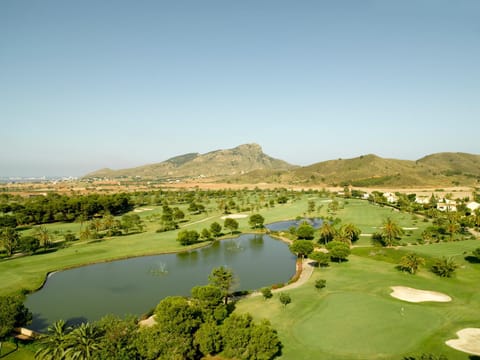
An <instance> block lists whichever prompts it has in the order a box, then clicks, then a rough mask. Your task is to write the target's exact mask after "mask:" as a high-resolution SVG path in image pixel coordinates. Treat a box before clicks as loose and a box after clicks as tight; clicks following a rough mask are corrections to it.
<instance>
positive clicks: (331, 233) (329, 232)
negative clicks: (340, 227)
mask: <svg viewBox="0 0 480 360" xmlns="http://www.w3.org/2000/svg"><path fill="white" fill-rule="evenodd" d="M319 233H320V241H321V242H323V243H324V244H325V245H326V244H327V243H329V242H330V241H332V240H333V239H334V238H335V235H336V234H337V230H336V229H335V228H334V227H333V225H332V224H331V223H330V222H328V221H324V222H323V224H322V226H321V227H320V229H319Z"/></svg>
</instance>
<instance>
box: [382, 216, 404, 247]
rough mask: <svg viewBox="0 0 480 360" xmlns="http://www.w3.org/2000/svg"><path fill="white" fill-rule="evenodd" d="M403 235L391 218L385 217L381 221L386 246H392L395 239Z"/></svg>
mask: <svg viewBox="0 0 480 360" xmlns="http://www.w3.org/2000/svg"><path fill="white" fill-rule="evenodd" d="M401 235H403V229H402V228H401V227H400V226H399V225H398V224H397V223H396V222H395V221H393V220H392V219H391V218H387V219H386V220H385V221H384V222H383V228H382V237H383V238H384V239H385V244H386V245H387V246H392V245H393V244H394V242H395V239H396V238H398V237H400V236H401Z"/></svg>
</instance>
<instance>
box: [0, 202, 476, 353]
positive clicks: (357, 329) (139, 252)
mask: <svg viewBox="0 0 480 360" xmlns="http://www.w3.org/2000/svg"><path fill="white" fill-rule="evenodd" d="M272 196H273V195H272ZM235 200H236V201H237V202H239V201H240V200H239V199H235ZM267 200H268V195H267ZM332 201H334V202H336V203H337V205H338V206H335V208H334V209H332V207H331V206H329V204H331V203H332ZM312 202H314V203H315V205H316V206H315V210H314V211H313V213H309V214H308V215H309V216H312V217H318V218H324V219H336V220H335V221H334V223H337V226H340V225H341V224H347V223H352V224H355V225H356V226H357V227H358V228H359V229H360V230H361V234H360V236H359V239H358V241H356V242H355V243H354V244H353V246H352V247H351V255H350V256H349V257H348V259H347V260H346V261H341V262H330V263H329V265H328V266H322V267H318V266H315V262H314V261H313V260H312V261H311V262H310V265H309V266H314V270H313V273H312V275H311V276H310V277H309V278H308V280H306V282H305V283H303V284H302V285H301V286H298V287H295V288H292V289H289V288H286V289H285V290H282V289H279V290H276V291H275V292H274V294H273V297H272V298H270V299H266V298H264V297H262V296H246V297H244V298H241V299H239V300H238V301H237V302H236V304H235V313H238V314H242V313H247V312H248V313H250V314H252V316H253V317H254V319H255V320H257V321H259V320H261V319H267V320H269V321H270V323H271V324H272V326H273V327H274V328H275V329H276V330H277V332H278V335H279V338H280V340H281V342H282V351H281V354H280V357H279V358H281V359H320V358H326V359H339V360H341V359H345V360H346V359H402V358H404V357H407V356H419V355H420V354H425V353H428V354H435V355H444V356H446V357H447V358H448V359H459V360H460V359H474V358H475V357H469V356H474V355H472V353H470V354H469V353H466V352H463V351H459V350H456V349H454V348H452V347H450V346H448V345H446V341H448V340H452V339H457V335H456V333H457V332H458V331H460V330H462V329H466V328H478V327H480V312H479V311H478V309H480V293H479V292H478V280H479V279H480V265H479V264H476V263H471V262H468V261H466V260H465V257H466V256H468V254H470V253H471V252H472V251H474V250H475V249H477V248H479V247H480V242H479V240H478V238H477V239H475V237H474V236H472V235H470V234H458V235H455V237H453V241H447V240H448V238H447V240H445V241H439V242H436V243H424V242H423V241H422V233H423V232H424V231H425V229H427V228H428V227H429V226H430V225H431V220H430V219H427V218H426V217H424V216H422V215H419V214H412V213H406V212H402V211H399V210H398V209H395V208H393V207H389V206H383V205H378V204H374V203H371V202H368V201H365V200H359V199H344V198H333V197H325V196H324V195H319V194H318V193H315V192H312V193H298V194H294V195H290V198H289V200H288V201H287V202H285V203H282V204H275V206H270V207H261V208H259V209H255V213H257V214H261V215H262V216H263V217H264V218H265V223H266V224H268V223H272V222H276V221H281V220H290V219H295V218H301V217H304V216H305V215H306V214H307V212H308V210H307V208H308V207H309V204H311V203H312ZM178 206H179V208H180V209H182V210H184V211H185V212H187V206H186V205H185V204H183V203H179V204H178ZM133 213H135V214H138V216H139V217H140V219H141V220H142V221H143V224H144V228H143V230H142V231H138V232H132V233H131V234H129V235H123V236H111V237H104V238H102V239H99V240H88V241H81V240H77V241H75V242H72V243H68V244H63V243H61V238H62V235H63V234H64V233H65V232H72V233H74V234H77V233H79V232H80V230H81V227H82V226H85V225H84V224H80V223H78V222H73V223H53V224H47V225H45V227H46V228H47V229H48V231H49V232H51V233H52V234H54V235H53V243H55V241H57V242H58V243H61V244H62V245H61V246H59V247H58V248H57V249H55V251H47V252H44V253H38V254H35V255H33V256H19V257H13V258H10V259H4V260H3V261H0V274H1V277H2V284H1V287H0V294H1V295H9V294H12V293H15V292H19V291H24V292H25V291H26V292H31V291H34V290H36V289H39V288H40V287H41V286H42V284H43V283H44V281H45V279H46V276H47V274H48V273H51V272H54V271H59V270H64V269H68V268H74V267H79V266H84V265H88V264H93V263H98V262H106V261H112V260H116V259H122V258H130V257H136V256H143V255H152V254H162V253H173V252H179V251H185V250H188V249H194V248H198V247H202V246H206V245H208V244H209V243H210V242H209V241H204V242H199V243H197V244H194V245H190V246H183V245H181V244H180V243H179V242H178V241H177V235H178V233H179V232H180V231H182V230H185V229H188V230H195V231H198V232H200V231H201V230H202V229H203V228H205V227H208V226H209V225H210V224H211V223H212V222H219V223H223V221H224V220H225V214H224V212H223V211H220V210H219V209H218V208H217V206H216V204H212V205H211V206H210V207H207V212H205V213H201V214H189V215H188V216H186V218H185V220H183V221H182V222H181V223H180V226H179V229H177V230H173V231H165V232H157V231H156V229H157V228H158V218H159V216H160V214H161V213H162V207H160V206H148V207H142V208H139V207H137V208H136V209H135V210H133V211H132V214H133ZM252 213H254V212H253V211H245V212H241V214H237V215H236V214H233V215H235V216H233V217H234V218H236V219H237V221H238V224H239V226H238V230H237V231H236V232H235V234H233V235H232V234H231V233H229V232H227V231H224V232H223V234H222V235H221V236H220V237H219V239H220V240H221V239H227V238H231V237H235V236H238V234H240V233H249V232H252V231H253V230H252V229H251V227H250V225H249V222H248V217H249V216H250V215H251V214H252ZM240 215H241V216H240ZM386 218H390V219H392V220H393V221H394V222H395V223H397V224H398V225H399V226H400V227H402V228H403V229H404V232H403V234H402V235H401V236H400V237H399V239H398V244H397V245H396V246H388V247H379V246H373V245H372V242H371V237H372V234H373V233H375V232H378V231H379V229H381V228H382V223H383V221H384V220H385V219H386ZM329 221H332V220H329ZM32 231H33V229H26V230H24V232H25V233H26V234H29V233H31V232H32ZM256 231H257V232H262V231H259V230H256ZM232 233H233V231H232ZM271 235H272V236H274V237H277V238H281V239H284V240H286V241H291V240H295V239H294V238H293V237H292V234H291V233H290V232H289V231H284V232H274V233H271ZM313 243H315V244H316V246H317V247H318V249H319V250H321V248H322V247H323V245H322V244H321V243H319V241H318V231H317V232H315V237H314V239H313ZM410 253H415V254H417V255H420V256H421V257H422V258H423V259H424V264H423V265H422V266H420V267H419V269H418V271H417V272H416V274H411V273H408V272H404V271H403V272H402V271H399V270H398V269H397V265H398V263H399V261H400V259H401V258H402V257H404V256H405V255H408V254H410ZM443 256H445V257H448V258H450V259H452V260H453V261H455V263H456V264H457V265H458V268H457V269H456V271H455V273H454V274H453V275H452V276H451V277H440V276H437V275H435V274H434V273H432V272H431V271H430V267H431V265H432V264H433V263H434V261H435V259H438V258H440V257H443ZM317 280H325V283H326V286H325V287H324V288H321V289H318V288H316V286H315V284H316V282H317ZM272 285H273V284H272ZM394 287H408V288H411V289H417V290H425V291H431V292H437V293H440V294H444V295H445V296H447V297H449V298H450V299H451V301H443V302H439V301H420V302H411V301H408V300H401V299H398V298H395V297H393V296H392V293H393V289H392V288H394ZM242 290H256V289H242ZM282 293H286V294H288V295H289V296H290V298H291V302H290V303H288V305H286V304H282V303H281V302H280V301H278V299H279V297H280V294H282ZM159 300H160V299H159ZM148 310H149V309H145V312H147V311H148ZM474 345H475V344H474ZM476 346H477V347H478V343H477V344H476ZM12 347H13V344H11V343H5V344H4V347H3V350H2V354H6V353H7V352H8V349H9V348H10V349H12ZM34 350H35V344H25V345H22V346H21V347H20V348H19V349H18V350H17V351H12V352H11V353H10V354H9V355H7V356H6V357H4V358H5V359H29V358H32V356H33V352H32V351H34Z"/></svg>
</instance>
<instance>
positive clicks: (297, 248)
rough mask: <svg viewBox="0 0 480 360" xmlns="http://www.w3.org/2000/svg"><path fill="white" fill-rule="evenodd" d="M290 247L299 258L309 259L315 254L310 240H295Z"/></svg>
mask: <svg viewBox="0 0 480 360" xmlns="http://www.w3.org/2000/svg"><path fill="white" fill-rule="evenodd" d="M289 247H290V251H291V252H293V253H294V254H296V255H297V256H298V257H307V256H308V255H310V254H311V253H312V252H313V243H312V242H311V241H309V240H295V241H294V242H293V243H292V244H291V245H290V246H289Z"/></svg>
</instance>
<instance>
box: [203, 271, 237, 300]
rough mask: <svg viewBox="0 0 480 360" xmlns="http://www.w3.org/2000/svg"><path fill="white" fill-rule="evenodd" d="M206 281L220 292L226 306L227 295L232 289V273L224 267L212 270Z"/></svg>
mask: <svg viewBox="0 0 480 360" xmlns="http://www.w3.org/2000/svg"><path fill="white" fill-rule="evenodd" d="M208 280H209V281H210V283H211V284H212V285H214V286H217V287H218V288H219V289H220V290H221V291H222V294H223V298H224V301H225V304H227V303H228V293H229V291H230V290H231V288H232V285H233V280H234V279H233V271H232V270H230V269H228V268H226V267H224V266H220V267H217V268H214V269H213V270H212V272H211V273H210V275H209V276H208Z"/></svg>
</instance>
